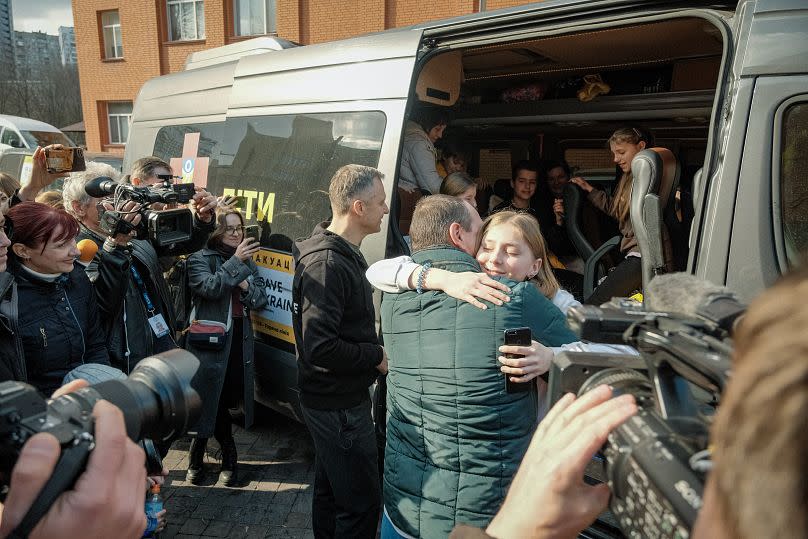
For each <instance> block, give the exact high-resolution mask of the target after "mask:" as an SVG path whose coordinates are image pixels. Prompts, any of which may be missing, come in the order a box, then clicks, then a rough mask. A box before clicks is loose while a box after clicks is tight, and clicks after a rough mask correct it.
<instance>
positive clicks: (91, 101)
mask: <svg viewBox="0 0 808 539" xmlns="http://www.w3.org/2000/svg"><path fill="white" fill-rule="evenodd" d="M528 2H529V0H488V1H486V0H411V1H407V2H404V1H396V0H354V1H352V2H337V1H335V0H73V21H74V23H75V36H76V49H77V52H78V63H79V78H80V81H81V99H82V108H83V110H84V125H85V126H86V129H87V146H88V148H89V150H90V151H95V152H97V151H110V152H114V153H122V152H123V149H124V144H125V142H126V138H127V136H128V121H129V118H130V116H131V114H132V103H133V101H134V99H135V98H136V96H137V93H138V91H139V89H140V87H141V85H142V84H143V83H144V82H146V81H147V80H149V79H150V78H152V77H156V76H159V75H165V74H167V73H173V72H176V71H180V70H182V68H183V65H184V63H185V59H186V57H187V56H188V54H190V53H192V52H197V51H200V50H203V49H208V48H212V47H219V46H222V45H227V44H229V43H233V42H236V41H239V40H243V39H249V38H251V37H256V36H259V35H276V36H278V37H281V38H284V39H287V40H290V41H294V42H297V43H300V44H304V45H305V44H310V43H319V42H323V41H331V40H336V39H343V38H347V37H351V36H356V35H360V34H366V33H369V32H378V31H381V30H385V29H387V28H395V27H400V26H409V25H412V24H417V23H421V22H424V21H427V20H433V19H443V18H447V17H454V16H458V15H466V14H469V13H474V12H477V11H479V10H480V5H481V3H482V6H483V9H487V10H492V9H498V8H501V7H508V6H514V5H519V4H526V3H528Z"/></svg>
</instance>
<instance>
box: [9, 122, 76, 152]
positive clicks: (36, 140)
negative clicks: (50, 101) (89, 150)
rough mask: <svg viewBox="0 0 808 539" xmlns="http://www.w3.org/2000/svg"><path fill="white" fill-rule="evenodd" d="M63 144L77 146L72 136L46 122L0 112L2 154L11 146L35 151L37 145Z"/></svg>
mask: <svg viewBox="0 0 808 539" xmlns="http://www.w3.org/2000/svg"><path fill="white" fill-rule="evenodd" d="M48 144H63V145H65V146H75V143H74V142H73V141H72V140H70V138H69V137H68V136H67V135H65V134H64V133H62V132H61V131H59V130H58V129H57V128H55V127H53V126H52V125H50V124H46V123H45V122H40V121H38V120H31V119H30V118H20V117H19V116H8V115H4V114H0V155H2V154H3V153H5V152H6V151H8V150H9V149H11V148H19V149H27V150H30V151H31V152H33V151H34V150H35V149H36V147H37V146H47V145H48Z"/></svg>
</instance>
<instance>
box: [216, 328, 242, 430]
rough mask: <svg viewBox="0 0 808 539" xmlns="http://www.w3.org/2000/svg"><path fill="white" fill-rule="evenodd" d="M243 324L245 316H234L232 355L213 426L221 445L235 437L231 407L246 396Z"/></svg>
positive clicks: (228, 362)
mask: <svg viewBox="0 0 808 539" xmlns="http://www.w3.org/2000/svg"><path fill="white" fill-rule="evenodd" d="M243 324H244V319H243V318H240V317H234V318H233V338H232V339H230V340H231V343H230V356H229V357H228V358H227V370H226V371H225V375H224V385H223V386H222V392H221V394H220V395H219V407H218V408H217V410H216V423H215V425H214V426H213V437H214V438H216V441H217V442H219V445H222V443H223V442H229V441H230V440H232V439H233V419H232V417H231V416H230V408H236V407H238V405H239V404H240V402H241V399H242V398H243V396H244V338H243V337H242V332H243V331H244V328H243V327H242V326H243Z"/></svg>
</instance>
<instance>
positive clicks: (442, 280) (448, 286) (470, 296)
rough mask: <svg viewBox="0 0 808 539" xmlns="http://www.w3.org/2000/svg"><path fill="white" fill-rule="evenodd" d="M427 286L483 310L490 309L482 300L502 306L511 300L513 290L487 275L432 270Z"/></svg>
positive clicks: (428, 276)
mask: <svg viewBox="0 0 808 539" xmlns="http://www.w3.org/2000/svg"><path fill="white" fill-rule="evenodd" d="M426 284H427V288H429V289H433V290H443V291H444V292H446V293H447V294H448V295H450V296H452V297H453V298H455V299H459V300H460V301H465V302H466V303H471V304H472V305H474V306H475V307H477V308H478V309H483V310H485V309H487V308H488V307H487V306H486V305H485V304H484V303H483V302H482V301H480V300H485V301H489V302H491V303H493V304H494V305H502V304H503V303H505V302H507V301H510V300H511V298H510V297H509V296H508V293H509V292H510V291H511V289H510V288H508V286H507V285H506V284H504V283H501V282H499V281H497V280H495V279H492V278H491V277H489V276H488V275H486V274H485V273H473V272H468V271H467V272H463V273H454V272H450V271H445V270H440V269H437V268H432V269H430V270H429V273H427V283H426Z"/></svg>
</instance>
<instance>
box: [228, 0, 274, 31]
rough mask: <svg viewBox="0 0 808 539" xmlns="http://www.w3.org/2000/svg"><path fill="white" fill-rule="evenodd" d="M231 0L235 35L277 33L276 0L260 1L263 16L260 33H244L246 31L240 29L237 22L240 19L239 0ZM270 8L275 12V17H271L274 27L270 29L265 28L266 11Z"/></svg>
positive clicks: (266, 23)
mask: <svg viewBox="0 0 808 539" xmlns="http://www.w3.org/2000/svg"><path fill="white" fill-rule="evenodd" d="M232 2H233V31H234V32H235V35H237V36H263V35H277V33H278V20H277V16H278V13H277V12H278V4H277V1H276V0H262V1H261V5H262V6H263V8H264V17H263V18H264V31H263V32H260V33H246V32H243V31H242V28H240V24H239V21H240V19H241V17H240V16H239V0H232ZM270 9H272V10H275V14H274V15H275V17H273V19H274V20H275V28H272V29H269V28H267V26H268V20H267V13H268V12H269V10H270Z"/></svg>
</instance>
